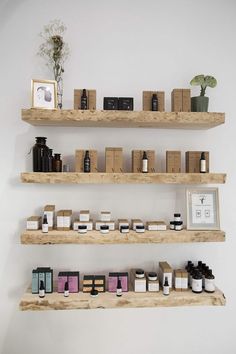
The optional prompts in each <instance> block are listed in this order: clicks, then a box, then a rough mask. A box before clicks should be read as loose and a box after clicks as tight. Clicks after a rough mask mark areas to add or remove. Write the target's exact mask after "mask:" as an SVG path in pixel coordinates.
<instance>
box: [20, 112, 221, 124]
mask: <svg viewBox="0 0 236 354" xmlns="http://www.w3.org/2000/svg"><path fill="white" fill-rule="evenodd" d="M21 115H22V120H23V121H24V122H27V123H29V124H31V125H39V126H40V125H41V126H71V127H75V126H78V127H111V128H165V129H209V128H213V127H216V126H217V125H220V124H224V122H225V114H224V113H215V112H152V111H98V110H94V111H91V110H84V111H83V110H71V109H62V110H59V109H34V108H31V109H22V113H21Z"/></svg>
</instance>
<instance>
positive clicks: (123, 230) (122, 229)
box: [120, 225, 129, 234]
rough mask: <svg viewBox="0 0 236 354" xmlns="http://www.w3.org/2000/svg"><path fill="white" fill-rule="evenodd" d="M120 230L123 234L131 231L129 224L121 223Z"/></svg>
mask: <svg viewBox="0 0 236 354" xmlns="http://www.w3.org/2000/svg"><path fill="white" fill-rule="evenodd" d="M120 232H121V233H122V234H127V233H128V232H129V226H128V225H121V227H120Z"/></svg>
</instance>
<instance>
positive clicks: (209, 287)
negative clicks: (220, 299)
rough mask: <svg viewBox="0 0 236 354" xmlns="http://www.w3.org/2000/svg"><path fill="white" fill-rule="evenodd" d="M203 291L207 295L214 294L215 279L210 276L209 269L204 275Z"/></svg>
mask: <svg viewBox="0 0 236 354" xmlns="http://www.w3.org/2000/svg"><path fill="white" fill-rule="evenodd" d="M205 291H206V292H207V293H214V292H215V277H214V275H213V274H212V270H211V269H209V270H208V272H207V273H206V274H205Z"/></svg>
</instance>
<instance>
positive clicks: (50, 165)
mask: <svg viewBox="0 0 236 354" xmlns="http://www.w3.org/2000/svg"><path fill="white" fill-rule="evenodd" d="M48 172H53V149H48Z"/></svg>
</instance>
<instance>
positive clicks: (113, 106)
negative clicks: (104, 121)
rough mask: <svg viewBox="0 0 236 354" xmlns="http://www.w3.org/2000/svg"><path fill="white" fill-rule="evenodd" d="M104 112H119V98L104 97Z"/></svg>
mask: <svg viewBox="0 0 236 354" xmlns="http://www.w3.org/2000/svg"><path fill="white" fill-rule="evenodd" d="M103 109H104V110H111V111H114V110H118V97H104V99H103Z"/></svg>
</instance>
